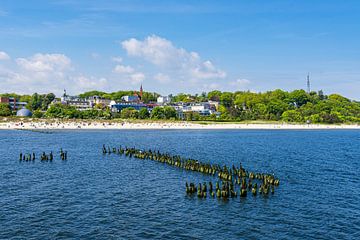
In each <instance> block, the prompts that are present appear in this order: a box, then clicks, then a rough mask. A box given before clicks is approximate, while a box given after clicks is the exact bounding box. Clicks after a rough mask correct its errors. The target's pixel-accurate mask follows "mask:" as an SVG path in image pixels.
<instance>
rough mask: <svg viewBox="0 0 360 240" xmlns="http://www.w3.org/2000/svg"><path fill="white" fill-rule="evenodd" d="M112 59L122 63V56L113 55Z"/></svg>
mask: <svg viewBox="0 0 360 240" xmlns="http://www.w3.org/2000/svg"><path fill="white" fill-rule="evenodd" d="M111 60H112V61H113V62H116V63H122V61H123V59H122V57H112V58H111Z"/></svg>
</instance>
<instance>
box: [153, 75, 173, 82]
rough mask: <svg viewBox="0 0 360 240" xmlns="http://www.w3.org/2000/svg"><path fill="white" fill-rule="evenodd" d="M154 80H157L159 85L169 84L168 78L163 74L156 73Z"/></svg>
mask: <svg viewBox="0 0 360 240" xmlns="http://www.w3.org/2000/svg"><path fill="white" fill-rule="evenodd" d="M154 79H155V80H157V81H158V82H159V83H169V82H170V77H169V76H168V75H166V74H163V73H158V74H156V75H155V76H154Z"/></svg>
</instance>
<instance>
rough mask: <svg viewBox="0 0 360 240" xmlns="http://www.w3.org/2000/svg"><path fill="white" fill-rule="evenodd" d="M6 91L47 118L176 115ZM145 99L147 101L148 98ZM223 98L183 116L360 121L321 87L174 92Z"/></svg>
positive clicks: (186, 98) (356, 110) (353, 105)
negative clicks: (206, 111)
mask: <svg viewBox="0 0 360 240" xmlns="http://www.w3.org/2000/svg"><path fill="white" fill-rule="evenodd" d="M133 93H134V92H133V91H118V92H113V93H105V92H99V91H91V92H85V93H83V94H80V97H83V98H86V97H90V96H94V95H97V96H100V97H104V98H108V99H112V100H115V101H120V100H121V97H122V96H126V95H131V94H133ZM2 96H8V97H16V98H17V99H18V100H19V101H26V102H28V106H27V108H28V109H29V110H31V111H32V112H33V116H34V117H49V118H82V119H111V118H124V119H129V118H132V119H174V120H175V119H178V117H179V116H178V115H177V112H176V111H175V109H174V108H173V107H170V106H165V107H155V108H154V109H152V111H151V113H150V112H149V111H148V110H147V109H146V108H143V109H140V110H139V111H138V110H135V109H134V108H126V109H123V110H122V111H121V112H120V113H112V112H111V111H110V109H109V107H107V106H100V105H97V106H95V108H94V109H91V110H86V111H79V110H77V109H76V108H74V107H71V106H65V105H61V104H50V103H51V102H52V101H53V100H54V99H55V95H54V94H52V93H49V94H37V93H35V94H33V95H32V96H29V95H17V94H2ZM158 96H159V94H157V93H148V92H144V93H143V100H144V102H145V103H149V102H155V101H156V98H157V97H158ZM145 100H146V101H145ZM206 101H215V102H218V103H219V106H218V108H217V111H218V113H219V114H217V115H215V114H212V115H210V116H200V115H199V113H197V112H186V113H184V115H183V119H185V120H189V121H191V120H195V121H196V120H211V121H244V120H265V121H266V120H270V121H286V122H312V123H346V122H353V123H354V122H355V123H360V102H358V101H352V100H350V99H348V98H346V97H343V96H341V95H339V94H330V95H325V94H324V93H323V92H322V91H318V92H315V91H312V92H310V93H307V92H305V91H304V90H294V91H291V92H287V91H283V90H280V89H277V90H274V91H267V92H264V93H254V92H250V91H238V92H221V91H218V90H215V91H211V92H209V93H201V94H195V95H191V94H184V93H180V94H177V95H175V96H172V103H175V102H185V103H186V102H206ZM12 114H13V113H12V112H11V110H10V108H9V107H8V105H6V104H0V116H10V115H12Z"/></svg>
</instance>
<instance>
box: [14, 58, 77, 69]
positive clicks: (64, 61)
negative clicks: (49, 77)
mask: <svg viewBox="0 0 360 240" xmlns="http://www.w3.org/2000/svg"><path fill="white" fill-rule="evenodd" d="M16 63H17V64H18V65H19V66H20V67H21V68H23V69H25V70H27V71H31V72H52V71H64V70H68V69H70V66H71V60H70V58H68V57H67V56H65V55H64V54H57V53H55V54H42V53H37V54H35V55H34V56H32V57H30V58H17V59H16Z"/></svg>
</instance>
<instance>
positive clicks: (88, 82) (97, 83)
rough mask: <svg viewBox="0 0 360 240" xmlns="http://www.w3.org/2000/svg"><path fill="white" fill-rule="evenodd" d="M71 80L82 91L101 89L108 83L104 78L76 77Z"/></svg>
mask: <svg viewBox="0 0 360 240" xmlns="http://www.w3.org/2000/svg"><path fill="white" fill-rule="evenodd" d="M72 80H73V82H74V83H75V84H76V86H78V87H79V88H80V89H82V91H88V90H98V89H103V88H104V87H106V85H107V83H108V81H107V79H106V78H95V77H92V76H91V77H86V76H84V75H80V76H76V77H74V78H72Z"/></svg>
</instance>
